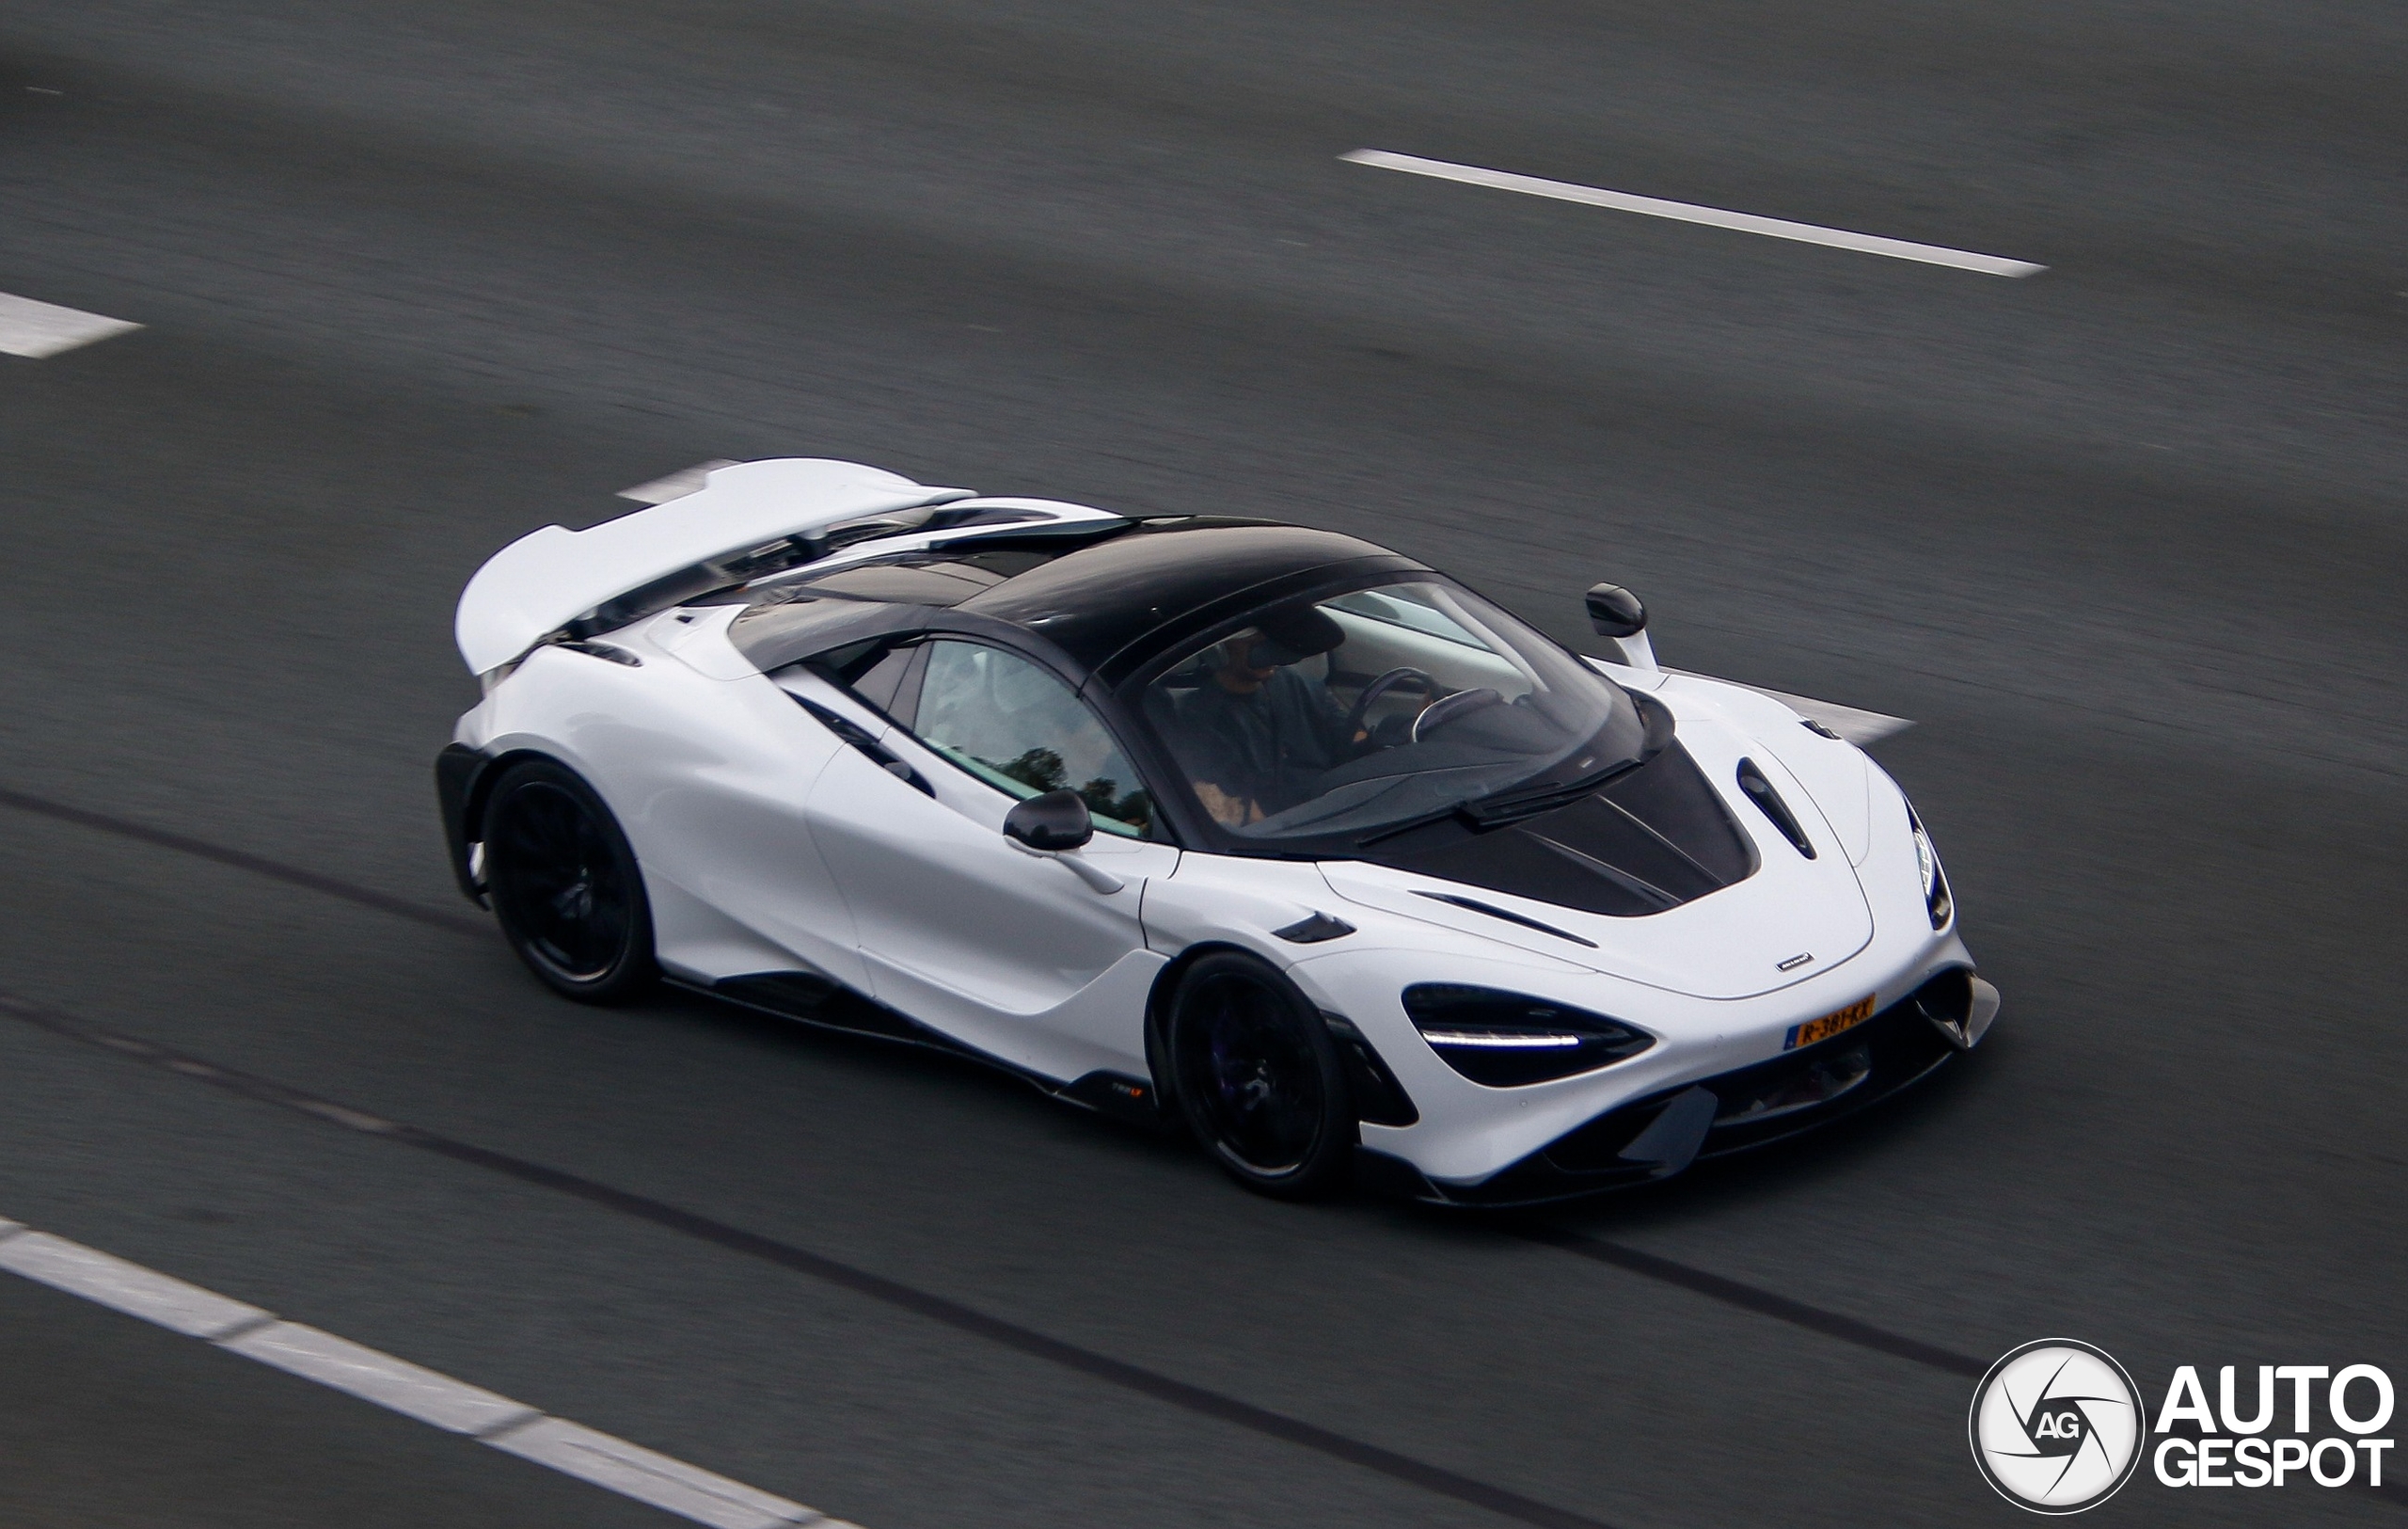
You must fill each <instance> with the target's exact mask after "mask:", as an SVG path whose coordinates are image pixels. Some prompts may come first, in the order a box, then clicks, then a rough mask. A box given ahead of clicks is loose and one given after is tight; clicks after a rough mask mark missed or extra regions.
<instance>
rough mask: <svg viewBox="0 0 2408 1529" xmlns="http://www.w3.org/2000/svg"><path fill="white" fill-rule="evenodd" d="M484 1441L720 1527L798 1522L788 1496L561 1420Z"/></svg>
mask: <svg viewBox="0 0 2408 1529" xmlns="http://www.w3.org/2000/svg"><path fill="white" fill-rule="evenodd" d="M485 1442H487V1443H489V1444H491V1445H492V1446H493V1447H494V1448H496V1449H499V1450H501V1451H503V1452H504V1453H506V1454H511V1455H515V1456H518V1457H520V1458H522V1459H530V1460H533V1461H534V1462H535V1463H536V1464H538V1465H548V1466H550V1467H551V1468H552V1469H553V1470H555V1471H560V1472H563V1473H567V1474H569V1475H573V1476H577V1477H579V1478H581V1479H583V1480H586V1481H591V1482H593V1483H594V1485H595V1486H597V1487H607V1488H609V1489H610V1490H612V1491H614V1492H617V1493H618V1494H619V1495H620V1496H622V1497H632V1498H634V1499H635V1500H636V1501H638V1502H640V1503H650V1504H651V1505H653V1506H655V1507H658V1508H666V1509H668V1510H669V1511H670V1512H672V1513H676V1514H681V1515H683V1516H684V1517H686V1518H689V1519H691V1520H693V1521H695V1522H697V1523H707V1524H710V1525H712V1526H713V1529H770V1526H771V1525H774V1524H789V1523H794V1522H797V1520H796V1518H795V1517H794V1514H795V1505H794V1504H792V1503H789V1502H787V1501H786V1500H785V1499H784V1498H782V1497H771V1496H770V1495H769V1494H768V1493H767V1492H758V1491H754V1490H753V1489H752V1488H750V1487H747V1486H745V1485H743V1484H742V1483H741V1482H736V1481H730V1480H728V1479H727V1478H726V1477H725V1476H721V1475H713V1474H712V1473H710V1472H708V1471H700V1470H697V1469H695V1468H694V1467H693V1466H690V1465H688V1464H687V1463H686V1462H685V1461H683V1460H673V1459H671V1458H670V1457H668V1456H666V1455H656V1454H654V1453H653V1452H652V1451H651V1450H648V1449H642V1448H639V1447H637V1446H636V1445H634V1444H630V1443H628V1442H627V1441H626V1440H624V1439H613V1438H611V1437H610V1435H609V1434H607V1433H596V1432H594V1430H593V1429H591V1428H586V1427H580V1426H578V1425H577V1424H574V1423H565V1422H562V1420H561V1419H559V1418H545V1419H543V1420H541V1421H540V1422H536V1423H531V1424H529V1425H527V1426H525V1427H523V1428H513V1429H511V1430H510V1431H508V1432H507V1433H503V1434H500V1435H499V1436H497V1437H495V1438H492V1439H488V1440H486V1441H485ZM804 1511H805V1512H806V1513H807V1512H808V1511H809V1510H808V1509H805V1510H804ZM810 1521H811V1522H813V1523H814V1524H816V1525H820V1526H824V1529H834V1526H835V1525H836V1524H837V1523H838V1521H837V1520H834V1519H827V1518H816V1517H815V1518H813V1519H811V1520H810Z"/></svg>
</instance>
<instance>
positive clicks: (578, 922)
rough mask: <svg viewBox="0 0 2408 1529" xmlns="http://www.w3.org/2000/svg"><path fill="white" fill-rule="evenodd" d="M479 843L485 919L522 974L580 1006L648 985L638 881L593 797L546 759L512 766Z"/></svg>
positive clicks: (647, 931)
mask: <svg viewBox="0 0 2408 1529" xmlns="http://www.w3.org/2000/svg"><path fill="white" fill-rule="evenodd" d="M483 833H484V846H485V863H484V871H485V885H486V891H487V894H488V896H489V897H490V898H491V900H492V901H493V911H494V916H495V917H496V918H498V919H499V921H500V923H501V932H502V933H503V935H504V936H506V937H507V938H508V939H509V941H510V947H511V948H512V949H514V950H515V951H517V952H518V959H519V960H521V961H523V962H525V963H526V964H527V966H528V969H529V970H531V971H532V972H533V973H534V974H535V975H536V976H537V977H540V978H542V979H543V980H544V981H545V983H546V984H547V985H548V986H549V987H550V988H551V989H552V990H553V991H554V992H557V993H561V994H564V995H567V996H569V997H572V998H576V999H578V1001H580V1002H583V1003H614V1002H617V1001H618V1000H620V999H622V998H625V997H627V996H628V995H631V994H633V993H635V992H636V991H637V990H638V989H640V988H642V986H643V985H644V984H645V983H647V982H649V981H650V980H652V977H653V975H654V966H653V957H652V911H651V909H650V907H649V906H648V905H647V904H646V902H645V900H644V895H643V877H642V873H641V872H640V871H638V870H637V868H636V857H635V852H634V851H633V850H631V849H629V848H628V847H627V840H626V835H624V834H622V833H620V832H619V824H618V821H617V820H615V819H613V818H612V817H611V816H610V808H609V807H606V806H604V805H603V804H602V799H601V798H600V797H598V796H596V795H594V788H592V787H590V786H588V785H586V784H585V782H584V781H582V780H580V779H578V776H577V775H576V773H575V772H572V771H569V770H566V769H564V768H562V766H560V765H557V764H554V763H552V762H551V761H550V760H548V759H529V760H526V761H523V762H521V763H519V764H515V765H513V766H511V767H510V768H509V770H508V772H506V773H505V774H504V775H503V776H502V777H501V779H500V780H499V781H498V782H496V783H495V785H494V788H493V795H492V796H491V797H490V798H488V799H487V803H486V806H485V812H484V827H483Z"/></svg>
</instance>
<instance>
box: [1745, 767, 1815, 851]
mask: <svg viewBox="0 0 2408 1529" xmlns="http://www.w3.org/2000/svg"><path fill="white" fill-rule="evenodd" d="M1739 789H1741V790H1743V791H1745V792H1747V793H1748V800H1749V801H1751V802H1753V803H1754V804H1756V806H1757V807H1758V808H1759V809H1760V810H1761V811H1762V812H1763V813H1764V815H1765V816H1766V817H1767V818H1769V819H1771V820H1772V825H1773V826H1774V827H1775V828H1778V829H1780V830H1781V836H1782V838H1785V839H1787V840H1788V841H1789V842H1790V843H1791V844H1793V845H1795V846H1796V847H1797V850H1798V853H1799V854H1802V855H1804V856H1805V857H1806V858H1807V859H1809V860H1812V859H1814V840H1813V839H1810V838H1808V837H1807V836H1806V830H1804V829H1802V828H1800V827H1798V819H1797V816H1796V815H1795V814H1793V813H1792V812H1791V811H1790V810H1789V804H1788V803H1786V802H1783V801H1782V799H1781V793H1780V792H1779V791H1776V790H1774V789H1773V788H1772V782H1770V781H1768V780H1766V779H1765V772H1763V771H1761V770H1758V769H1757V768H1756V761H1754V760H1753V759H1742V760H1740V761H1739Z"/></svg>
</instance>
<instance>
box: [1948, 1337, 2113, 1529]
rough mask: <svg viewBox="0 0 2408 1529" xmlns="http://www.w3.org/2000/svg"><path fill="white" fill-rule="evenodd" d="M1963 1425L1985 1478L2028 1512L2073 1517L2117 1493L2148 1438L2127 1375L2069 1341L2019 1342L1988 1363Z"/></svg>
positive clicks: (2088, 1348)
mask: <svg viewBox="0 0 2408 1529" xmlns="http://www.w3.org/2000/svg"><path fill="white" fill-rule="evenodd" d="M1966 1426H1967V1429H1968V1431H1969V1432H1970V1433H1971V1434H1972V1441H1973V1461H1974V1463H1975V1464H1977V1465H1979V1466H1980V1467H1981V1468H1982V1475H1983V1476H1984V1478H1986V1479H1987V1480H1988V1482H1989V1484H1990V1485H1991V1486H1992V1487H1995V1488H1997V1489H1998V1493H1999V1495H2000V1496H2002V1497H2004V1498H2005V1499H2006V1500H2007V1501H2008V1502H2010V1503H2013V1504H2014V1505H2016V1506H2018V1507H2028V1508H2030V1509H2031V1510H2032V1511H2033V1512H2035V1513H2079V1512H2081V1511H2082V1510H2083V1509H2084V1508H2087V1507H2097V1506H2098V1505H2099V1504H2101V1503H2103V1502H2105V1501H2107V1499H2109V1498H2110V1497H2113V1496H2115V1492H2116V1489H2118V1488H2120V1487H2122V1486H2123V1485H2124V1483H2125V1482H2127V1481H2130V1480H2131V1477H2132V1472H2133V1471H2134V1470H2135V1469H2136V1468H2138V1466H2139V1465H2140V1463H2141V1444H2142V1442H2143V1441H2144V1440H2145V1439H2146V1438H2147V1420H2146V1417H2145V1415H2144V1414H2143V1412H2142V1411H2141V1401H2140V1392H2139V1391H2138V1390H2137V1389H2136V1388H2135V1387H2134V1386H2133V1385H2132V1378H2131V1376H2129V1375H2126V1374H2125V1373H2124V1367H2123V1366H2122V1365H2120V1364H2118V1363H2116V1362H2115V1361H2114V1360H2113V1359H2110V1358H2109V1357H2108V1356H2107V1354H2106V1353H2105V1352H2104V1351H2102V1350H2100V1349H2097V1348H2093V1347H2091V1346H2089V1345H2088V1344H2085V1343H2077V1342H2075V1341H2074V1340H2073V1339H2071V1338H2043V1339H2041V1340H2040V1341H2039V1342H2038V1343H2031V1344H2025V1345H2024V1346H2022V1347H2020V1348H2018V1349H2016V1350H2015V1351H2014V1352H2012V1353H2010V1354H2008V1355H2007V1356H2006V1357H2005V1358H2004V1359H2002V1360H2000V1361H1999V1362H1997V1363H1996V1364H1993V1365H1991V1366H1990V1373H1989V1374H1988V1375H1986V1376H1984V1377H1982V1383H1981V1384H1980V1385H1979V1386H1976V1387H1975V1388H1974V1389H1973V1410H1972V1415H1971V1416H1970V1417H1969V1418H1968V1420H1967V1424H1966Z"/></svg>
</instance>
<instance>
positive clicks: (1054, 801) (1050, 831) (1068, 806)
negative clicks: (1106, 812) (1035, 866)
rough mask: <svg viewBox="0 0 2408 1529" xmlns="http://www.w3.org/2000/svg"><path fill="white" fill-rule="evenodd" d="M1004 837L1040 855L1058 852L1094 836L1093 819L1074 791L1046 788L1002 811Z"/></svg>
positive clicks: (1071, 847) (1069, 848) (1083, 842)
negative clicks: (1037, 794)
mask: <svg viewBox="0 0 2408 1529" xmlns="http://www.w3.org/2000/svg"><path fill="white" fill-rule="evenodd" d="M1004 836H1005V837H1006V838H1007V839H1010V840H1012V841H1013V842H1015V843H1018V844H1023V845H1026V846H1027V847H1028V848H1030V849H1032V850H1035V851H1037V852H1039V853H1040V854H1058V853H1060V852H1062V851H1065V850H1075V849H1077V848H1078V847H1079V846H1080V845H1082V844H1085V842H1086V841H1087V840H1089V839H1091V838H1093V837H1095V819H1094V818H1093V817H1091V816H1090V815H1089V814H1088V812H1087V804H1086V803H1085V800H1083V799H1082V798H1081V797H1080V795H1079V793H1078V792H1076V791H1048V792H1046V793H1045V794H1044V795H1043V796H1032V797H1030V798H1029V799H1028V800H1027V801H1025V802H1021V803H1017V804H1014V805H1013V807H1012V810H1011V811H1009V812H1007V813H1006V814H1004Z"/></svg>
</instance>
